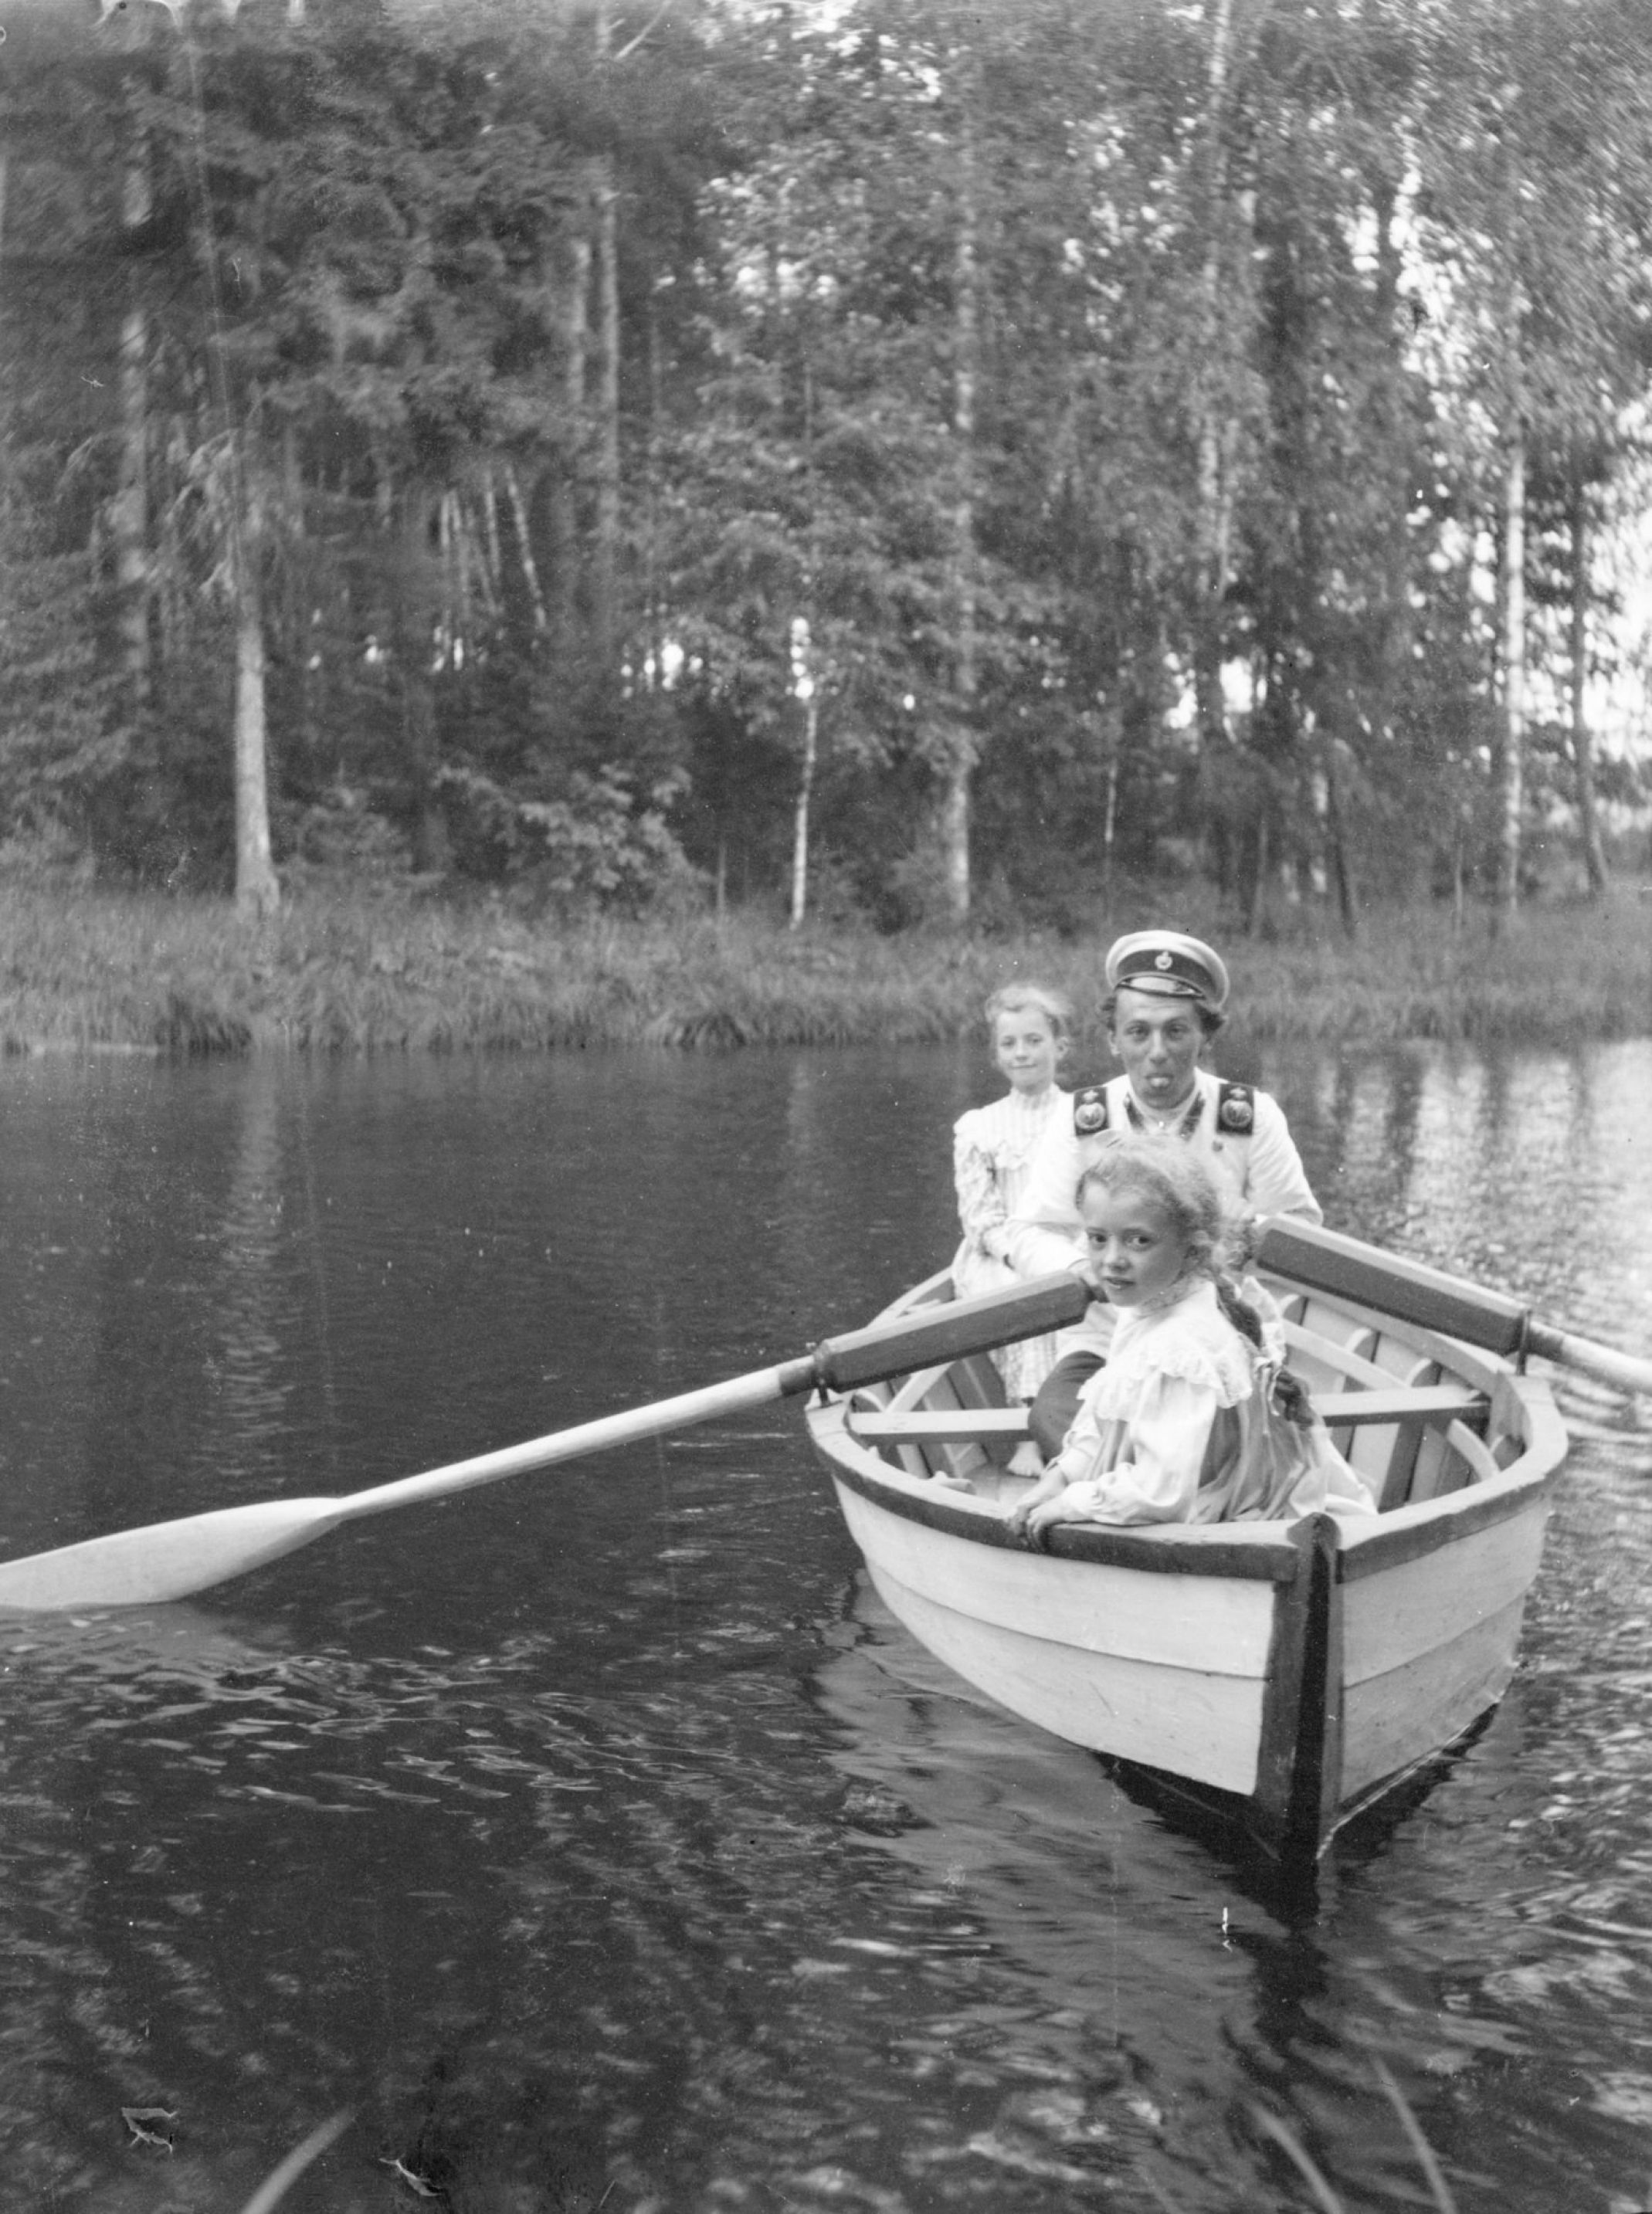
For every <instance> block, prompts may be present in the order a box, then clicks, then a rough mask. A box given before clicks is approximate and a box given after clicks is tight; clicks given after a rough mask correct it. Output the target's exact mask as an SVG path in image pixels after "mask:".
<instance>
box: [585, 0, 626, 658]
mask: <svg viewBox="0 0 1652 2214" xmlns="http://www.w3.org/2000/svg"><path fill="white" fill-rule="evenodd" d="M597 57H598V59H599V60H600V62H601V63H602V64H603V67H604V69H606V67H607V64H608V62H609V15H608V0H597ZM596 202H597V531H596V543H595V545H594V547H593V548H592V558H591V598H592V609H591V614H592V630H593V633H594V636H595V644H596V648H597V670H598V681H599V682H600V683H601V684H602V685H603V688H604V689H605V690H609V691H610V692H612V691H615V690H617V689H618V682H619V670H618V669H617V668H616V667H615V660H616V657H617V649H618V644H619V629H620V626H619V607H618V593H619V574H620V252H619V193H618V191H617V190H616V188H615V181H614V156H612V154H603V155H601V156H598V159H597V191H596Z"/></svg>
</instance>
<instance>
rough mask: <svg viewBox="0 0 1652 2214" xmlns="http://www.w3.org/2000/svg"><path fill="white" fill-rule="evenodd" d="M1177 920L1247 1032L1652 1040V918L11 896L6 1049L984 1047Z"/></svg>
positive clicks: (1181, 904)
mask: <svg viewBox="0 0 1652 2214" xmlns="http://www.w3.org/2000/svg"><path fill="white" fill-rule="evenodd" d="M1152 921H1169V922H1173V923H1175V924H1176V925H1177V926H1178V927H1184V928H1189V929H1192V930H1195V931H1196V932H1198V933H1200V934H1202V935H1204V936H1208V937H1210V938H1212V939H1214V940H1215V942H1216V943H1217V944H1218V945H1221V946H1222V947H1223V948H1224V949H1225V951H1227V955H1228V957H1229V959H1230V962H1231V965H1232V967H1233V971H1234V976H1235V980H1236V988H1235V994H1234V1010H1235V1016H1236V1021H1237V1024H1238V1025H1239V1027H1241V1028H1242V1029H1243V1031H1244V1032H1245V1035H1247V1036H1248V1037H1252V1038H1256V1039H1276V1038H1287V1037H1311V1038H1320V1039H1325V1040H1327V1041H1343V1040H1348V1041H1355V1040H1357V1041H1360V1042H1364V1043H1382V1042H1386V1041H1390V1040H1395V1039H1399V1038H1407V1037H1410V1038H1415V1037H1432V1038H1472V1039H1477V1040H1487V1039H1491V1038H1519V1039H1524V1040H1529V1041H1533V1042H1537V1041H1544V1040H1558V1039H1563V1038H1571V1037H1579V1036H1592V1037H1621V1036H1629V1035H1642V1034H1645V1033H1648V1032H1652V907H1649V905H1647V904H1645V903H1643V902H1642V901H1641V900H1640V899H1639V898H1638V897H1637V896H1636V895H1635V894H1634V893H1633V892H1632V891H1624V892H1623V893H1620V894H1619V895H1618V896H1617V897H1616V898H1615V899H1614V900H1613V901H1612V902H1611V903H1610V904H1609V905H1608V906H1606V907H1605V908H1602V909H1600V910H1598V911H1594V910H1589V909H1587V908H1563V909H1562V908H1551V909H1536V910H1533V911H1532V912H1530V913H1527V914H1522V915H1521V916H1520V919H1519V920H1518V922H1517V923H1516V924H1515V926H1514V927H1513V928H1512V929H1510V930H1508V932H1506V933H1504V934H1503V935H1502V937H1501V938H1499V939H1496V940H1493V939H1490V937H1489V935H1488V933H1487V931H1486V927H1485V924H1484V919H1481V918H1475V919H1474V920H1472V922H1471V924H1470V926H1469V927H1468V928H1467V929H1466V930H1465V931H1464V932H1463V933H1460V934H1453V932H1452V931H1451V929H1450V927H1449V924H1448V921H1447V918H1446V917H1445V916H1443V915H1441V914H1436V913H1435V912H1433V911H1426V912H1420V913H1417V914H1411V915H1387V914H1384V915H1380V916H1374V917H1372V918H1371V920H1370V921H1369V922H1368V924H1367V927H1366V928H1365V930H1364V932H1363V933H1362V935H1361V939H1360V940H1359V941H1358V942H1357V943H1356V944H1354V945H1349V943H1347V941H1346V940H1344V939H1342V938H1341V936H1340V935H1339V934H1338V933H1336V931H1335V930H1334V929H1333V927H1331V925H1330V924H1329V923H1328V922H1325V923H1323V924H1321V923H1319V922H1318V921H1317V920H1316V922H1315V923H1314V924H1313V925H1312V927H1310V926H1309V924H1308V923H1306V921H1305V922H1304V923H1303V924H1302V926H1301V927H1300V929H1299V930H1298V931H1296V932H1294V933H1285V934H1282V935H1281V936H1279V937H1277V938H1276V939H1271V940H1263V939H1253V940H1247V939H1240V938H1239V937H1238V936H1237V934H1236V933H1234V932H1233V929H1232V927H1230V926H1227V925H1225V924H1224V923H1223V921H1222V920H1221V917H1220V916H1219V915H1218V914H1216V913H1215V911H1214V909H1213V910H1211V911H1208V912H1203V913H1202V912H1200V910H1199V908H1198V906H1197V904H1196V902H1190V901H1188V900H1187V899H1185V898H1178V899H1177V900H1176V901H1175V902H1169V901H1166V902H1165V904H1164V905H1163V906H1162V907H1161V908H1159V910H1158V911H1157V912H1156V913H1155V912H1153V911H1151V910H1149V909H1147V908H1141V909H1133V910H1129V911H1125V910H1123V909H1121V910H1120V911H1119V912H1118V913H1117V914H1116V915H1115V916H1114V917H1113V918H1112V919H1111V921H1110V922H1109V923H1108V924H1107V925H1106V926H1105V927H1104V928H1103V929H1102V930H1101V932H1100V933H1098V936H1097V937H1096V938H1095V939H1092V940H1091V941H1088V942H1072V943H1068V942H1063V941H1060V940H1056V939H1032V940H1030V941H1027V942H1022V943H1017V942H1014V941H1010V940H1003V939H974V938H966V937H958V936H948V935H945V934H943V933H933V934H922V935H917V934H915V935H912V936H909V937H904V938H896V939H885V938H878V937H875V936H872V935H869V934H862V933H853V934H844V933H815V932H804V933H798V934H796V935H793V934H792V933H788V932H786V930H785V929H784V928H783V927H780V926H779V925H778V924H777V923H775V922H774V920H770V919H766V918H764V919H760V918H754V917H750V916H745V915H733V916H730V917H729V918H727V919H726V920H723V921H721V922H719V921H718V920H715V919H714V918H712V917H709V916H707V917H690V918H688V919H687V920H677V921H673V922H670V923H665V922H651V923H630V924H626V923H616V922H591V923H588V924H584V925H580V926H578V927H564V926H558V925H555V924H553V923H550V922H537V923H535V922H529V921H526V920H521V919H519V918H517V917H514V916H511V915H509V914H504V913H501V912H499V911H495V910H492V909H490V908H486V907H484V906H473V907H464V908H459V907H452V906H446V905H444V904H442V903H441V902H438V901H434V900H425V899H420V900H414V899H411V898H399V897H398V898H389V897H383V896H372V897H368V896H321V895H311V896H308V897H305V898H303V899H300V900H298V901H297V902H294V903H293V904H292V905H291V906H290V907H289V908H287V909H286V911H285V912H284V913H283V914H281V915H280V916H279V917H278V919H277V920H275V921H273V922H271V923H268V924H263V925H254V924H249V923H241V922H238V921H237V920H236V918H235V916H234V914H233V913H232V912H231V911H230V909H229V908H228V907H227V906H226V905H225V904H224V903H223V902H213V901H205V900H180V899H169V898H165V897H162V896H144V895H138V894H119V893H112V892H98V891H75V892H70V891H67V890H38V889H34V888H30V889H28V890H21V889H7V888H4V887H0V934H3V935H0V943H3V945H4V947H5V952H6V958H5V961H4V965H3V969H0V1039H3V1041H4V1043H5V1046H6V1049H8V1050H10V1051H13V1052H17V1051H34V1050H40V1049H52V1048H78V1049H98V1048H102V1049H110V1048H123V1047H124V1048H129V1049H146V1050H154V1049H159V1050H161V1051H163V1052H173V1053H191V1052H194V1053H200V1052H231V1053H233V1052H246V1051H256V1050H262V1049H272V1048H277V1047H280V1048H291V1047H297V1048H303V1049H317V1050H324V1051H338V1050H349V1051H385V1050H403V1049H449V1050H453V1049H459V1050H469V1049H527V1050H537V1049H547V1048H557V1047H578V1046H593V1045H609V1044H628V1045H635V1044H648V1045H660V1046H672V1047H690V1048H692V1047H700V1048H715V1047H722V1046H732V1045H755V1044H765V1043H768V1044H827V1043H848V1042H851V1041H856V1040H868V1041H871V1040H884V1041H921V1040H941V1039H947V1038H953V1037H960V1036H965V1035H970V1034H971V1033H973V1031H975V1029H976V1025H977V1024H978V1022H979V1016H980V1007H981V1003H982V999H983V998H984V997H985V995H986V994H987V993H988V991H990V990H991V989H992V988H994V985H997V984H999V983H1001V982H1005V981H1006V979H1008V978H1010V977H1012V976H1025V977H1036V978H1037V979H1040V980H1042V981H1043V982H1049V983H1052V984H1055V985H1057V986H1061V987H1063V988H1066V989H1067V990H1068V992H1070V993H1071V994H1072V995H1073V997H1074V1000H1075V1002H1076V1003H1077V1004H1078V1005H1079V1006H1080V1009H1081V1010H1082V1011H1083V1012H1085V1014H1086V1016H1091V1017H1092V1016H1093V1011H1094V1006H1095V1002H1096V1000H1097V997H1098V988H1099V982H1098V980H1099V976H1100V966H1101V956H1102V953H1103V951H1104V948H1105V945H1106V944H1107V942H1108V939H1110V938H1111V935H1112V934H1113V933H1114V932H1116V931H1121V930H1126V929H1134V928H1137V927H1141V926H1142V925H1143V924H1145V923H1148V922H1152Z"/></svg>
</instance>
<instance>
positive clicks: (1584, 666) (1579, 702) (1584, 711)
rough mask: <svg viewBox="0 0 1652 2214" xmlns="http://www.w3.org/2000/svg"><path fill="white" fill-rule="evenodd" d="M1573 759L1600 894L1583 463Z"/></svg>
mask: <svg viewBox="0 0 1652 2214" xmlns="http://www.w3.org/2000/svg"><path fill="white" fill-rule="evenodd" d="M1571 505H1572V609H1571V614H1572V640H1571V643H1572V669H1571V711H1572V713H1571V720H1572V760H1573V762H1574V764H1575V766H1576V770H1577V827H1578V830H1579V833H1580V835H1581V842H1582V848H1583V867H1584V870H1585V872H1587V874H1588V880H1589V897H1590V898H1591V899H1600V897H1601V896H1603V895H1604V893H1605V891H1606V854H1605V853H1604V851H1603V850H1602V847H1601V844H1600V820H1599V817H1598V816H1597V815H1596V812H1595V805H1594V736H1593V733H1592V732H1591V731H1590V729H1589V718H1588V702H1587V700H1586V699H1585V696H1584V694H1585V693H1586V691H1587V689H1588V674H1589V644H1588V609H1589V528H1588V523H1589V510H1588V487H1587V486H1585V484H1584V482H1583V472H1582V467H1581V466H1580V465H1576V464H1575V465H1574V468H1573V470H1572V503H1571Z"/></svg>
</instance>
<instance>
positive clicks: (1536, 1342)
mask: <svg viewBox="0 0 1652 2214" xmlns="http://www.w3.org/2000/svg"><path fill="white" fill-rule="evenodd" d="M1526 1342H1527V1347H1528V1349H1530V1350H1531V1351H1532V1352H1533V1353H1540V1354H1541V1355H1543V1358H1544V1359H1545V1361H1558V1362H1559V1364H1560V1366H1561V1367H1563V1368H1576V1369H1580V1370H1582V1373H1583V1374H1584V1375H1586V1376H1598V1377H1599V1378H1600V1380H1601V1382H1602V1383H1603V1384H1615V1385H1618V1388H1619V1389H1620V1390H1621V1391H1644V1392H1646V1393H1648V1394H1649V1395H1652V1361H1637V1359H1636V1357H1635V1355H1633V1354H1632V1353H1620V1352H1619V1351H1618V1348H1617V1347H1616V1346H1615V1345H1597V1344H1596V1343H1595V1342H1594V1339H1593V1338H1588V1337H1578V1336H1575V1335H1574V1334H1573V1333H1572V1332H1571V1331H1570V1330H1553V1329H1551V1327H1550V1326H1549V1324H1547V1323H1542V1322H1534V1323H1532V1324H1529V1325H1528V1327H1527V1333H1526Z"/></svg>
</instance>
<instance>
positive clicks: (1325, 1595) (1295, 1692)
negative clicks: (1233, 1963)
mask: <svg viewBox="0 0 1652 2214" xmlns="http://www.w3.org/2000/svg"><path fill="white" fill-rule="evenodd" d="M1290 1542H1291V1544H1292V1545H1293V1546H1294V1548H1295V1549H1296V1551H1297V1553H1298V1556H1299V1557H1300V1561H1301V1564H1302V1569H1301V1574H1300V1575H1298V1576H1297V1578H1296V1580H1295V1581H1294V1583H1292V1584H1290V1585H1288V1586H1287V1587H1283V1588H1282V1590H1281V1591H1280V1593H1279V1596H1278V1598H1277V1599H1276V1601H1275V1604H1274V1624H1273V1637H1272V1642H1271V1649H1270V1653H1269V1656H1268V1670H1267V1677H1266V1683H1267V1690H1266V1692H1265V1694H1264V1701H1263V1714H1262V1742H1261V1746H1260V1748H1259V1750H1258V1752H1257V1788H1256V1794H1255V1797H1254V1800H1253V1801H1252V1807H1253V1816H1252V1820H1253V1826H1254V1827H1255V1828H1256V1829H1257V1832H1258V1834H1259V1835H1260V1837H1261V1838H1262V1840H1263V1843H1264V1844H1267V1845H1268V1846H1269V1847H1270V1850H1273V1851H1275V1852H1276V1853H1278V1854H1280V1855H1281V1856H1302V1855H1308V1856H1312V1854H1313V1853H1315V1852H1316V1851H1317V1850H1319V1844H1320V1841H1321V1840H1322V1838H1324V1836H1325V1831H1326V1828H1327V1826H1328V1824H1329V1823H1330V1821H1331V1819H1332V1818H1333V1816H1334V1814H1335V1812H1336V1795H1337V1785H1338V1782H1339V1779H1340V1777H1341V1775H1342V1765H1343V1763H1342V1736H1343V1727H1342V1726H1343V1716H1342V1698H1341V1694H1340V1693H1339V1692H1337V1691H1334V1690H1333V1689H1332V1686H1333V1685H1337V1684H1338V1683H1340V1681H1341V1679H1342V1630H1343V1608H1342V1593H1341V1590H1340V1588H1339V1587H1338V1584H1337V1550H1338V1542H1337V1524H1336V1521H1335V1520H1334V1518H1333V1517H1332V1516H1331V1515H1329V1514H1311V1515H1305V1516H1304V1517H1303V1519H1302V1520H1300V1522H1297V1523H1294V1525H1293V1526H1292V1528H1291V1532H1290Z"/></svg>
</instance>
